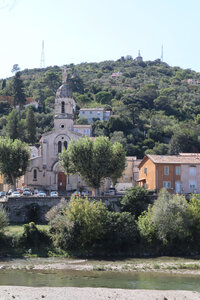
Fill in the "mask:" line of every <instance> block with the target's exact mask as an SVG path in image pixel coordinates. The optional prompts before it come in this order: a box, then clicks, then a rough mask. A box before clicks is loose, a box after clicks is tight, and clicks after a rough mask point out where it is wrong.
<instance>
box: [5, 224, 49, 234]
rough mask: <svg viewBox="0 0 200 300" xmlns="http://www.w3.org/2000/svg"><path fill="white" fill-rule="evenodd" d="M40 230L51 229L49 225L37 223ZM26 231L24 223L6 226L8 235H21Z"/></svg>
mask: <svg viewBox="0 0 200 300" xmlns="http://www.w3.org/2000/svg"><path fill="white" fill-rule="evenodd" d="M37 227H38V229H39V230H46V231H48V230H49V226H48V225H37ZM23 231H24V225H9V226H7V227H6V228H5V235H6V236H20V235H22V233H23Z"/></svg>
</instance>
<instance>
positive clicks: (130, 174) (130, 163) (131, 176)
mask: <svg viewBox="0 0 200 300" xmlns="http://www.w3.org/2000/svg"><path fill="white" fill-rule="evenodd" d="M140 162H141V159H137V157H136V156H127V157H126V168H125V170H124V174H123V176H122V177H121V178H120V179H119V180H118V183H117V185H116V189H117V190H119V191H121V190H126V189H128V188H130V187H132V186H136V185H137V180H138V177H139V169H138V165H139V163H140Z"/></svg>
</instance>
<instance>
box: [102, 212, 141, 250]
mask: <svg viewBox="0 0 200 300" xmlns="http://www.w3.org/2000/svg"><path fill="white" fill-rule="evenodd" d="M104 232H105V235H104V237H103V239H102V240H101V243H102V247H103V248H104V249H107V250H109V251H111V252H112V253H113V250H114V253H115V254H116V253H119V252H127V251H129V250H131V251H133V246H134V245H135V244H136V242H137V240H138V230H137V225H136V222H135V217H134V216H133V215H132V214H131V213H129V212H122V213H120V212H110V211H108V212H107V215H106V221H105V224H104Z"/></svg>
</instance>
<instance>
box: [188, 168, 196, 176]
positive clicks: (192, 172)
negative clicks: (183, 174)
mask: <svg viewBox="0 0 200 300" xmlns="http://www.w3.org/2000/svg"><path fill="white" fill-rule="evenodd" d="M189 173H190V175H191V176H195V175H196V167H190V170H189Z"/></svg>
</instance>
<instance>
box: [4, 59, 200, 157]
mask: <svg viewBox="0 0 200 300" xmlns="http://www.w3.org/2000/svg"><path fill="white" fill-rule="evenodd" d="M69 67H70V69H71V70H70V74H69V81H70V84H71V87H72V90H73V95H74V98H75V100H76V102H77V108H78V109H79V108H82V107H99V106H109V107H111V108H112V110H113V112H114V115H115V116H114V117H111V119H110V120H109V121H108V122H101V121H98V120H97V121H96V122H95V123H94V125H93V132H94V135H95V136H98V135H102V134H103V135H107V136H109V137H110V139H111V141H119V142H121V143H122V144H123V145H124V147H125V149H126V151H127V155H137V156H138V157H143V155H144V153H145V152H146V153H155V154H166V153H169V154H176V153H178V152H199V151H200V85H199V82H198V81H200V74H199V73H197V72H195V71H192V70H190V69H186V70H183V69H181V68H179V67H170V66H169V65H167V64H166V63H163V62H161V61H160V60H156V61H146V62H137V61H135V60H132V59H131V57H127V58H126V59H122V60H121V59H120V60H118V61H104V62H101V63H82V64H78V65H73V64H71V65H70V66H69ZM117 72H120V73H121V76H119V77H114V78H112V74H113V73H117ZM21 79H22V80H23V83H24V87H25V89H24V90H25V94H26V97H33V98H34V99H35V100H36V101H37V102H38V104H39V109H38V110H36V111H35V119H36V124H37V141H38V140H39V138H40V136H41V134H42V133H43V132H46V131H48V130H50V129H51V128H52V126H53V109H54V99H55V92H56V90H57V88H58V87H59V86H60V85H61V69H60V68H59V67H57V66H54V67H48V68H46V69H32V70H24V71H22V72H21ZM190 79H192V80H193V82H192V81H190ZM12 85H13V78H9V79H7V80H3V81H1V82H0V87H2V88H1V90H0V96H12V95H13V87H12ZM0 99H1V98H0ZM11 109H12V103H11V102H10V103H8V102H6V101H2V100H1V101H0V116H1V117H0V134H1V135H5V134H6V131H7V130H6V128H7V127H6V126H7V123H8V117H9V113H10V111H11ZM25 117H26V112H25V111H23V112H21V115H20V119H21V120H20V121H21V129H22V131H21V134H20V138H21V139H22V140H25V141H26V137H25V135H26V132H25V131H26V128H25V124H23V120H25ZM84 121H85V120H76V122H79V123H81V122H84Z"/></svg>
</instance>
